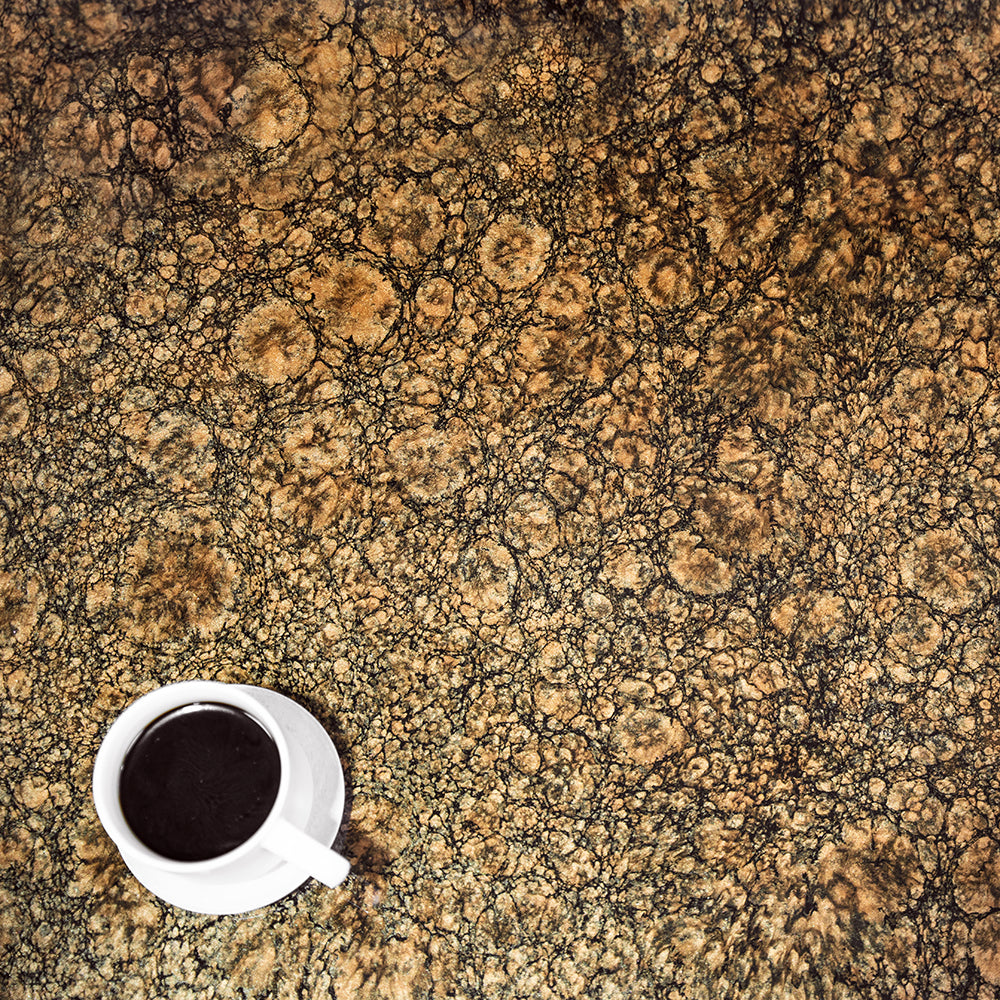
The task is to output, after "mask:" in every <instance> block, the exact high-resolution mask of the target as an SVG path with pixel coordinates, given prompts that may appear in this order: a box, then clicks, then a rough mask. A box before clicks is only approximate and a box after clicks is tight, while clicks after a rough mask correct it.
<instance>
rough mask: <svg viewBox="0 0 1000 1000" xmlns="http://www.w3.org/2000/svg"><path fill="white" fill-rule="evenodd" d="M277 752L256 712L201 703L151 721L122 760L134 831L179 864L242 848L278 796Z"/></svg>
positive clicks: (124, 800)
mask: <svg viewBox="0 0 1000 1000" xmlns="http://www.w3.org/2000/svg"><path fill="white" fill-rule="evenodd" d="M280 779H281V763H280V758H279V757H278V748H277V745H276V744H275V742H274V740H273V739H272V738H271V736H270V735H269V734H268V733H267V731H266V730H265V729H264V728H263V726H261V725H260V723H258V722H257V721H256V720H255V719H254V718H253V717H252V716H251V715H248V714H247V713H246V712H244V711H242V710H240V709H238V708H233V707H231V706H229V705H220V704H215V703H209V702H205V703H197V704H192V705H185V706H183V707H181V708H178V709H174V710H173V711H171V712H168V713H167V714H166V715H162V716H160V718H159V719H156V720H155V721H154V722H152V723H151V724H150V725H149V726H147V728H146V729H145V730H143V732H142V733H141V734H140V736H139V737H138V739H137V740H136V741H135V743H133V744H132V746H131V747H130V748H129V751H128V753H127V754H126V756H125V760H124V761H123V762H122V769H121V776H120V778H119V786H118V787H119V798H120V801H121V806H122V812H123V813H124V815H125V819H126V821H127V822H128V825H129V826H130V827H131V828H132V832H133V833H134V834H135V835H136V836H137V837H138V838H139V840H141V841H142V842H143V843H144V844H145V845H146V846H147V847H148V848H150V850H153V851H155V852H156V853H157V854H160V855H163V856H164V857H167V858H172V859H174V860H176V861H203V860H205V859H207V858H214V857H218V856H219V855H220V854H225V853H226V852H227V851H231V850H233V849H234V848H236V847H239V845H240V844H242V843H243V841H245V840H246V839H247V838H248V837H250V836H251V835H252V834H253V833H254V832H255V831H256V830H257V829H258V828H259V827H260V825H261V824H262V823H263V822H264V820H265V819H266V818H267V815H268V813H269V812H270V811H271V806H272V805H273V804H274V800H275V798H277V795H278V785H279V782H280Z"/></svg>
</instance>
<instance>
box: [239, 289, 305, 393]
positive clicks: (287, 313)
mask: <svg viewBox="0 0 1000 1000" xmlns="http://www.w3.org/2000/svg"><path fill="white" fill-rule="evenodd" d="M233 348H234V353H235V355H236V359H237V362H238V363H239V364H240V366H241V367H243V368H245V369H246V370H248V371H250V372H252V373H253V374H254V375H257V376H258V377H259V378H260V379H261V380H262V381H263V382H265V383H266V384H267V385H277V384H279V383H281V382H287V381H288V380H289V379H294V378H297V377H298V376H299V375H302V374H303V373H304V372H305V371H306V370H307V369H308V368H309V366H310V365H311V364H312V362H313V358H314V357H315V352H316V339H315V337H314V336H313V334H312V331H311V330H310V329H309V327H308V325H307V323H306V321H305V319H304V318H303V317H302V316H301V315H300V313H299V312H298V310H297V309H296V308H295V307H294V305H292V303H290V302H287V301H283V300H280V299H272V300H271V301H269V302H265V303H263V304H262V305H259V306H257V308H256V309H254V310H253V311H252V312H250V313H249V314H248V315H247V316H246V317H244V318H243V319H242V320H240V322H239V323H237V325H236V328H235V330H234V331H233Z"/></svg>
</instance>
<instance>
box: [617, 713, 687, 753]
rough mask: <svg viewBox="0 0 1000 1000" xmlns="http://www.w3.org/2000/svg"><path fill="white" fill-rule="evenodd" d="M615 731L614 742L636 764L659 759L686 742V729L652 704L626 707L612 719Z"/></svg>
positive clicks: (676, 750) (673, 751) (681, 746)
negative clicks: (650, 706) (651, 705)
mask: <svg viewBox="0 0 1000 1000" xmlns="http://www.w3.org/2000/svg"><path fill="white" fill-rule="evenodd" d="M614 732H615V739H616V741H617V744H618V745H619V746H620V747H621V748H622V750H623V751H624V752H625V754H627V755H628V756H629V757H631V758H632V760H634V761H636V762H637V763H639V764H651V763H653V762H654V761H657V760H662V759H663V758H664V757H667V756H670V755H671V754H675V753H677V752H678V751H679V750H681V749H682V748H683V747H684V746H685V745H686V744H687V743H688V734H687V731H686V730H685V729H684V727H683V726H682V725H681V724H680V723H679V722H678V721H677V720H676V719H672V718H670V717H669V716H667V715H665V714H663V713H662V712H658V711H656V710H655V709H651V708H639V707H635V706H632V707H629V708H626V709H625V710H624V711H622V712H621V713H620V714H619V716H618V717H617V718H616V719H615V723H614Z"/></svg>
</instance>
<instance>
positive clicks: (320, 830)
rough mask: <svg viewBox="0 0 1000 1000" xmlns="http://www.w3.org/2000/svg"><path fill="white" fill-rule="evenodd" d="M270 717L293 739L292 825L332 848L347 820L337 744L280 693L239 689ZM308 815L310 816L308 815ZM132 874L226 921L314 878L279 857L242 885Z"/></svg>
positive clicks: (158, 892) (156, 891)
mask: <svg viewBox="0 0 1000 1000" xmlns="http://www.w3.org/2000/svg"><path fill="white" fill-rule="evenodd" d="M239 687H240V688H242V689H243V690H244V691H245V692H246V693H247V694H249V695H250V696H251V697H252V698H256V699H257V700H258V701H260V703H261V704H262V705H263V706H264V707H265V708H266V709H267V710H268V711H269V712H271V713H272V714H273V715H274V717H275V718H276V719H277V721H278V722H279V724H280V725H281V728H282V730H283V731H284V732H285V734H286V735H287V737H288V744H289V749H290V751H291V753H292V766H293V770H294V771H295V774H296V780H295V790H294V798H295V799H297V800H299V810H300V812H299V816H297V817H296V816H295V815H294V814H293V815H290V816H289V819H291V820H292V821H293V822H299V821H301V823H302V827H301V828H302V829H304V830H305V832H306V833H308V834H309V835H310V836H311V837H314V838H315V839H316V840H319V841H321V842H322V843H324V844H332V843H333V840H334V838H335V837H336V836H337V831H338V830H339V829H340V820H341V818H342V817H343V815H344V771H343V768H342V767H341V765H340V756H339V755H338V753H337V748H336V747H335V746H334V745H333V740H331V739H330V737H329V736H328V735H327V732H326V730H325V729H324V728H323V727H322V726H321V725H320V723H319V722H318V721H317V720H316V719H315V718H314V717H313V716H312V715H310V713H309V712H307V711H306V710H305V709H304V708H302V707H301V706H300V705H297V704H296V703H295V702H294V701H292V700H291V699H290V698H286V697H285V696H284V695H282V694H278V693H277V692H276V691H269V690H267V689H266V688H260V687H252V686H250V685H248V684H241V685H239ZM306 812H308V816H305V815H303V814H304V813H306ZM132 873H133V874H134V875H135V877H136V878H137V879H138V880H139V882H141V883H142V885H144V886H145V887H146V888H147V889H148V890H149V891H150V892H151V893H153V895H154V896H159V897H160V899H162V900H164V902H167V903H171V904H172V905H173V906H177V907H180V908H181V909H184V910H191V911H193V912H195V913H208V914H212V915H215V916H222V915H226V914H233V913H245V912H247V911H248V910H256V909H258V908H260V907H262V906H269V905H270V904H271V903H275V902H277V901H278V900H279V899H282V898H283V897H285V896H287V895H288V894H289V893H290V892H292V891H294V890H295V889H297V888H298V887H299V886H300V885H302V884H303V883H304V882H306V881H308V879H309V875H308V874H307V873H305V872H302V871H299V870H298V869H297V868H294V867H293V866H292V865H290V864H288V863H287V862H285V861H281V860H280V859H278V858H275V859H274V865H273V866H272V867H269V868H267V869H266V870H265V871H259V870H258V871H254V872H248V873H247V878H246V879H244V880H241V881H239V882H212V881H210V880H208V879H207V878H206V877H204V876H202V877H200V878H199V879H198V880H197V881H194V880H193V879H192V878H190V877H188V876H184V875H171V874H168V873H165V872H161V871H151V870H149V869H145V868H139V869H136V868H134V867H133V868H132Z"/></svg>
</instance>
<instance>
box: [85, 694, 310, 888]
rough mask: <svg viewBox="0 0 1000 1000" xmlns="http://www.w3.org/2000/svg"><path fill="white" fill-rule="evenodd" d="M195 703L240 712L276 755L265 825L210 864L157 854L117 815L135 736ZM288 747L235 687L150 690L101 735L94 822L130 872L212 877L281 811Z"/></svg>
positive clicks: (270, 719) (268, 718)
mask: <svg viewBox="0 0 1000 1000" xmlns="http://www.w3.org/2000/svg"><path fill="white" fill-rule="evenodd" d="M197 702H214V703H217V704H224V705H231V706H233V707H234V708H239V709H242V710H243V711H244V712H246V713H247V714H248V715H250V716H252V717H253V718H254V719H255V720H256V721H257V722H258V723H260V725H262V726H263V727H264V729H265V730H266V731H267V733H268V735H269V736H270V737H271V738H272V739H273V740H274V742H275V745H276V747H277V749H278V761H279V766H280V777H279V780H278V792H277V795H276V796H275V799H274V803H273V804H272V806H271V809H270V811H269V812H268V814H267V817H266V818H265V820H264V822H263V823H261V825H260V826H259V827H258V828H257V829H256V830H255V831H254V832H253V833H252V834H251V835H250V836H249V837H248V838H247V839H246V840H244V841H243V843H242V844H240V845H239V846H237V847H234V848H233V849H232V850H230V851H226V852H225V853H224V854H219V855H216V856H215V857H214V858H204V859H202V860H199V861H179V860H177V859H176V858H168V857H165V856H164V855H162V854H158V853H157V852H156V851H153V850H152V849H150V848H149V847H147V846H146V845H145V844H144V843H143V842H142V841H141V840H139V838H138V837H137V836H136V835H135V833H133V832H132V829H131V827H130V826H129V825H128V821H127V820H126V819H125V815H124V813H123V812H122V808H121V803H120V801H119V797H118V781H119V775H120V772H121V765H122V761H123V760H124V758H125V754H126V753H127V752H128V750H129V748H130V747H131V746H132V744H133V743H134V742H135V740H136V739H138V737H139V735H140V734H141V733H142V732H143V730H145V729H146V727H147V726H149V725H150V724H151V723H152V722H154V721H155V720H156V719H158V718H160V716H162V715H165V714H166V713H167V712H171V711H173V710H174V709H177V708H181V707H183V706H184V705H190V704H194V703H197ZM289 765H290V755H289V750H288V743H287V741H286V739H285V736H284V733H282V731H281V727H280V726H279V725H278V723H277V720H276V719H275V718H274V716H273V715H272V714H271V713H270V712H269V711H268V710H267V708H265V707H264V706H263V705H262V704H261V703H260V702H259V701H258V700H257V699H255V698H253V697H251V696H250V695H249V694H248V693H247V692H246V691H243V690H241V688H240V686H238V685H236V684H227V683H225V682H224V681H212V680H185V681H175V682H173V683H170V684H165V685H163V686H162V687H159V688H155V689H154V690H152V691H149V692H147V693H146V694H144V695H142V696H140V697H139V698H137V699H136V700H135V701H133V702H132V703H131V704H130V705H128V706H127V707H126V708H125V709H124V710H123V711H122V712H121V713H120V714H119V715H118V717H117V718H116V719H115V720H114V722H112V724H111V726H110V727H109V729H108V731H107V732H106V733H105V734H104V738H103V740H102V741H101V745H100V747H99V748H98V750H97V756H96V758H95V760H94V774H93V797H94V805H95V807H96V809H97V815H98V818H99V819H100V821H101V824H102V825H103V827H104V829H105V831H106V832H107V834H108V836H109V837H110V838H111V839H112V840H113V841H114V843H115V845H116V846H117V847H118V849H119V851H120V852H121V853H122V855H123V857H125V860H126V861H127V863H128V864H129V866H130V867H131V864H132V862H133V861H135V862H136V863H137V864H140V865H146V866H148V867H153V868H156V869H158V870H160V871H164V872H171V873H173V874H178V875H195V874H198V873H200V872H211V871H215V870H216V869H219V868H223V867H225V866H227V865H229V864H232V863H233V862H237V861H239V860H240V859H242V858H243V857H245V856H246V855H247V854H249V853H250V852H251V851H253V850H254V848H256V847H257V846H258V845H259V844H260V843H261V841H262V840H263V838H264V836H265V835H266V833H267V830H268V828H269V827H271V826H273V825H274V823H275V822H276V819H277V817H279V816H280V815H281V814H282V812H283V811H284V808H285V803H286V801H287V798H288V794H289V787H290V781H291V774H290V766H289Z"/></svg>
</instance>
